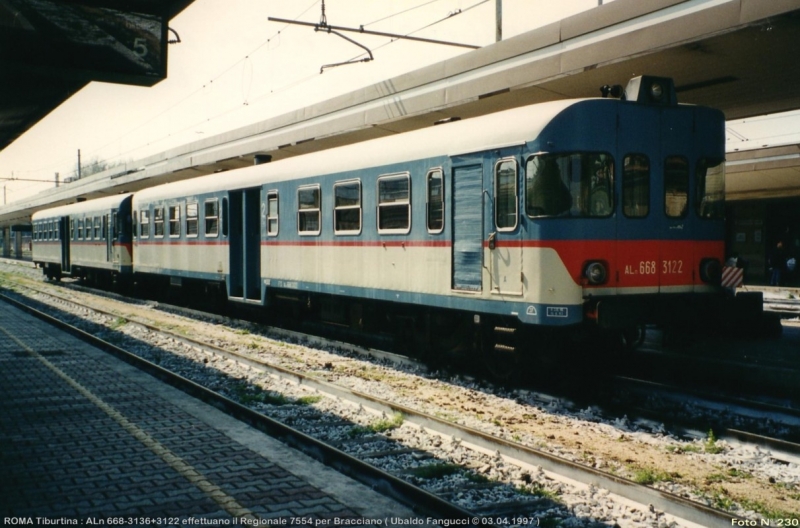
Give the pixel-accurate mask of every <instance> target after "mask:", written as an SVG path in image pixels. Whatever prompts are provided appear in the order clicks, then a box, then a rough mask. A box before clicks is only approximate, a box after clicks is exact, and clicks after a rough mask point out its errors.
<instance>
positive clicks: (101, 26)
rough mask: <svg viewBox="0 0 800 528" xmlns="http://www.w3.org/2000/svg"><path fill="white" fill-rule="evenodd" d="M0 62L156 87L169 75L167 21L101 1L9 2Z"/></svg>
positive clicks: (1, 24)
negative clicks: (111, 5) (167, 72)
mask: <svg viewBox="0 0 800 528" xmlns="http://www.w3.org/2000/svg"><path fill="white" fill-rule="evenodd" d="M108 4H111V3H110V2H109V3H108ZM117 5H119V4H117ZM0 61H2V64H3V65H4V66H5V67H9V66H10V67H19V68H22V69H25V70H26V71H37V70H39V71H47V72H49V73H53V71H54V70H55V71H57V72H59V73H60V74H61V75H63V76H65V77H72V78H76V79H85V80H99V81H107V82H120V83H129V84H141V85H147V86H149V85H153V84H155V83H157V82H158V81H160V80H161V79H164V78H165V77H166V65H167V19H166V17H165V15H163V14H153V13H140V12H135V11H125V10H122V9H119V8H112V7H106V6H105V5H103V3H99V2H89V1H85V2H61V1H58V2H57V1H53V0H3V1H2V2H0Z"/></svg>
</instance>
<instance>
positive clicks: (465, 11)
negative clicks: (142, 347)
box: [0, 0, 800, 203]
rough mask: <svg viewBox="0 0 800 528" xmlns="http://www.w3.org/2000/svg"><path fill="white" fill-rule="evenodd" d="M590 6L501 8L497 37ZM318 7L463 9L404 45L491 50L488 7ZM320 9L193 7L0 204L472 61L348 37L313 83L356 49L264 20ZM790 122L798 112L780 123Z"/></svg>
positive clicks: (538, 3)
mask: <svg viewBox="0 0 800 528" xmlns="http://www.w3.org/2000/svg"><path fill="white" fill-rule="evenodd" d="M610 1H611V0H604V3H609V2H610ZM597 4H598V1H597V0H503V12H504V14H503V20H504V23H503V37H504V38H509V37H512V36H514V35H517V34H520V33H523V32H525V31H529V30H531V29H534V28H536V27H539V26H542V25H545V24H548V23H550V22H554V21H556V20H559V19H561V18H565V17H567V16H570V15H573V14H575V13H577V12H580V11H583V10H586V9H591V8H594V7H596V6H597ZM325 5H326V16H327V21H328V23H329V24H331V25H338V26H347V27H358V26H360V25H364V26H365V28H366V29H370V30H375V31H385V32H389V33H399V34H408V33H411V32H415V31H416V30H418V29H420V28H422V27H424V26H427V25H429V24H432V23H434V22H436V21H438V20H440V19H443V18H446V17H448V15H450V14H451V13H456V12H458V11H459V10H461V11H462V12H461V13H460V14H458V15H456V16H452V17H450V18H449V19H447V20H445V21H443V22H440V23H438V24H436V25H433V26H431V27H429V28H426V29H424V30H422V31H419V32H415V33H414V36H419V37H425V38H432V39H439V40H447V41H453V42H461V43H468V44H474V45H479V46H485V45H488V44H491V43H492V42H494V40H495V33H494V16H495V1H494V0H326V2H325ZM320 8H321V2H320V1H319V0H195V2H194V3H193V4H192V5H191V6H189V7H188V8H187V9H186V10H185V11H184V12H183V13H181V14H180V15H178V16H177V17H175V18H174V19H173V20H172V21H171V22H170V24H169V25H170V27H172V28H174V29H175V30H176V31H177V32H178V33H179V34H180V37H181V40H182V43H180V44H177V45H172V46H170V47H169V59H168V77H167V79H165V80H164V81H161V82H160V83H158V84H156V85H155V86H153V87H150V88H145V87H135V86H125V85H114V84H106V83H91V84H89V85H88V86H87V87H86V88H84V89H83V90H81V91H80V92H79V93H77V94H76V95H74V96H72V97H71V98H70V99H68V100H67V101H65V102H64V103H63V104H62V105H61V106H60V107H59V108H57V109H55V110H54V111H53V112H52V113H51V114H49V115H48V116H47V117H45V118H44V119H43V120H42V121H40V122H39V123H38V124H37V125H36V126H34V127H33V128H32V129H31V130H29V131H28V132H27V133H25V134H24V135H23V136H22V137H20V138H19V139H17V140H16V141H15V142H14V143H12V144H11V145H10V146H9V147H7V148H6V149H5V150H3V151H0V178H9V177H12V176H13V177H16V178H22V179H42V180H49V181H50V183H32V182H23V181H19V182H6V183H3V182H0V186H4V187H5V193H4V194H5V195H6V198H7V201H8V202H9V203H10V202H13V201H16V200H20V199H22V198H25V197H26V196H30V195H31V194H35V193H37V192H40V191H42V190H44V189H47V188H50V187H52V186H53V183H52V181H53V179H54V175H55V173H56V172H58V173H60V175H61V179H62V180H63V179H64V178H67V177H69V176H72V175H73V174H74V171H75V167H76V161H77V151H78V149H80V150H81V156H82V159H83V161H84V163H86V162H87V161H90V160H92V159H94V158H99V159H100V160H102V161H106V162H114V161H126V160H138V159H141V158H143V157H146V156H149V155H151V154H155V153H158V152H163V151H164V150H167V149H169V148H171V147H174V146H177V145H181V144H185V143H189V142H193V141H197V140H199V139H202V138H205V137H210V136H213V135H215V134H218V133H221V132H225V131H227V130H231V129H233V128H237V127H240V126H243V125H247V124H250V123H254V122H258V121H262V120H264V119H267V118H269V117H272V116H276V115H280V114H283V113H286V112H287V111H289V110H291V109H294V108H301V107H305V106H309V105H313V104H314V103H315V102H319V101H323V100H326V99H329V98H331V97H333V96H335V95H339V94H342V93H347V92H351V91H353V90H356V89H358V88H359V87H362V86H368V85H371V84H374V83H378V82H380V81H382V80H385V79H390V78H392V77H395V76H397V75H400V74H402V73H404V72H408V71H412V70H415V69H418V68H421V67H423V66H426V65H428V64H432V63H436V62H440V61H443V60H445V59H448V58H450V57H453V56H455V55H458V54H461V53H468V52H469V51H470V50H468V49H466V48H456V47H450V46H441V45H433V44H422V43H414V42H409V41H395V42H391V43H390V39H388V38H383V37H373V36H368V35H359V34H353V33H349V34H348V36H349V37H351V38H353V39H354V40H357V41H358V42H360V43H362V44H363V45H365V46H367V47H369V48H370V49H371V50H372V52H373V55H374V57H375V60H374V61H372V62H369V63H361V64H356V65H348V66H341V67H338V68H333V69H328V70H326V71H325V73H324V74H322V75H320V73H319V69H320V66H321V65H323V64H329V63H335V62H341V61H345V60H349V59H352V58H354V57H356V56H358V55H360V54H361V53H362V50H361V49H360V48H358V47H356V46H354V45H353V44H350V43H348V42H347V41H345V40H343V39H341V38H339V37H337V36H335V35H328V34H322V33H315V32H314V31H313V29H312V28H310V27H301V26H288V25H285V24H278V23H273V22H268V21H267V18H268V17H277V18H285V19H297V20H302V21H306V22H319V20H320V14H321V11H320ZM405 10H408V11H407V12H404V13H403V11H405ZM396 13H399V14H397V15H396V16H391V17H390V15H393V14H396ZM386 17H390V18H386ZM384 18H385V19H384ZM381 19H384V20H381ZM611 81H614V80H613V79H612V80H610V82H611ZM614 82H616V81H614ZM799 118H800V112H796V113H793V115H792V116H791V117H790V118H789V120H790V121H792V122H797V121H798V120H799ZM747 121H748V122H747V123H740V122H736V123H731V124H730V126H729V134H728V137H729V141H738V142H739V143H741V145H742V149H743V150H744V149H745V148H756V147H760V146H761V145H762V144H763V142H762V141H761V140H760V139H759V138H761V137H763V138H765V139H764V141H766V139H769V141H770V142H775V143H777V142H785V141H784V140H786V139H789V140H790V141H795V142H797V141H800V134H796V135H794V136H781V135H776V132H775V131H776V126H775V125H776V123H783V122H785V121H786V118H782V119H778V120H775V119H774V118H773V119H771V120H766V121H763V122H759V121H754V122H751V121H752V120H747ZM753 123H755V127H754V124H753ZM798 128H800V127H798ZM796 129H797V128H796ZM751 130H756V131H755V132H752V131H751ZM742 138H744V140H742ZM790 138H791V139H790ZM745 140H746V141H745Z"/></svg>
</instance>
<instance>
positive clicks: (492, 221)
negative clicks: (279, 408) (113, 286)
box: [32, 76, 763, 372]
mask: <svg viewBox="0 0 800 528" xmlns="http://www.w3.org/2000/svg"><path fill="white" fill-rule="evenodd" d="M620 88H621V87H616V88H615V89H614V90H609V89H607V87H606V89H605V93H603V97H597V98H585V99H570V100H556V101H550V102H545V103H540V104H534V105H530V106H526V107H521V108H514V109H510V110H505V111H500V112H497V113H493V114H489V115H484V116H479V117H473V118H469V119H463V120H451V122H448V123H445V124H441V125H437V126H431V127H428V128H424V129H420V130H415V131H410V132H404V133H399V134H395V135H391V136H388V137H382V138H378V139H373V140H369V141H365V142H362V143H357V144H352V145H347V146H341V147H336V148H332V149H329V150H324V151H320V152H315V153H310V154H305V155H299V156H295V157H290V158H286V159H282V160H279V161H273V162H269V163H263V164H258V165H254V166H252V167H247V168H243V169H237V170H233V171H227V172H222V173H217V174H213V175H208V176H203V177H198V178H193V179H191V180H186V181H182V182H175V183H168V184H163V185H158V186H155V187H151V188H148V189H145V190H142V191H139V192H135V193H130V194H122V195H117V196H112V197H108V198H103V199H98V200H91V201H86V202H81V203H75V204H71V205H66V206H61V207H56V208H53V209H48V210H42V211H39V212H37V213H35V214H34V215H33V219H32V220H33V260H34V262H36V264H37V265H38V266H40V267H42V268H43V270H44V274H45V275H46V276H47V277H48V278H51V279H59V278H60V277H61V276H63V275H67V276H74V277H81V278H84V279H89V280H96V281H99V282H106V283H108V282H112V283H123V284H132V285H135V286H134V287H147V288H173V289H187V288H195V289H201V290H202V291H203V292H205V293H207V294H209V295H211V296H217V297H220V298H221V299H223V300H224V302H227V303H239V304H242V305H248V306H257V307H259V308H264V309H266V310H277V311H279V312H280V313H284V314H285V313H291V314H294V315H295V316H297V317H301V318H313V319H316V320H320V321H323V322H326V323H330V324H334V325H339V326H342V327H348V328H352V329H357V330H363V331H370V330H375V331H380V332H391V333H394V334H396V335H397V336H400V337H402V338H404V339H408V340H410V341H411V342H412V345H413V347H416V348H418V349H420V350H452V351H463V350H471V351H473V352H475V351H477V353H478V354H479V355H480V356H482V357H484V358H485V361H486V363H487V365H489V366H490V368H491V369H492V370H493V371H496V372H502V371H503V370H505V371H512V370H514V369H515V368H517V367H516V365H517V364H518V358H520V357H524V356H526V355H529V354H537V353H539V352H540V351H541V350H543V349H544V348H546V346H545V343H551V342H552V341H553V339H552V336H554V335H562V336H573V337H574V336H575V335H586V336H591V338H592V339H594V338H602V339H603V340H605V341H604V342H609V341H611V342H615V343H620V344H621V345H622V347H623V348H625V347H626V346H630V345H632V344H636V343H638V342H640V341H641V339H642V336H643V329H644V328H645V327H646V325H661V326H664V327H673V328H681V327H683V326H684V325H689V324H691V325H695V326H697V325H698V324H699V325H700V326H703V325H707V326H711V325H715V324H718V323H719V322H720V320H727V321H759V320H760V319H761V318H762V315H763V314H762V312H761V303H760V297H754V295H758V294H749V295H746V296H742V295H738V296H734V295H732V294H731V292H730V291H728V290H725V289H724V288H722V287H721V285H720V276H721V272H722V266H723V263H724V258H725V239H724V238H725V219H724V212H725V205H724V174H725V171H724V161H725V148H724V147H725V136H724V128H725V119H724V116H723V114H722V113H721V112H720V111H718V110H715V109H712V108H708V107H702V106H694V105H687V104H678V102H677V96H676V90H675V86H674V83H673V81H672V79H670V78H665V77H655V76H641V77H637V78H634V79H632V80H631V81H630V82H629V83H628V85H627V87H626V88H625V89H624V90H621V89H620ZM614 91H617V92H621V93H622V96H621V97H607V95H608V92H612V93H613V92H614Z"/></svg>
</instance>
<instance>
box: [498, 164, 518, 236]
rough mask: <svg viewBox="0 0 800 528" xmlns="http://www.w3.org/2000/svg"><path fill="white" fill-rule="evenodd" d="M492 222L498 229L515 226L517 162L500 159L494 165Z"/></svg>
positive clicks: (509, 229)
mask: <svg viewBox="0 0 800 528" xmlns="http://www.w3.org/2000/svg"><path fill="white" fill-rule="evenodd" d="M494 222H495V225H496V226H497V230H498V231H513V230H514V229H516V227H517V162H516V160H514V159H505V160H500V161H498V162H497V164H496V165H495V167H494Z"/></svg>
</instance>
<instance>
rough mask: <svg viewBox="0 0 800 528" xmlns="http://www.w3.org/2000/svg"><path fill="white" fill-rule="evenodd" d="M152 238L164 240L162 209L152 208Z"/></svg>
mask: <svg viewBox="0 0 800 528" xmlns="http://www.w3.org/2000/svg"><path fill="white" fill-rule="evenodd" d="M153 237H154V238H164V208H163V207H154V208H153Z"/></svg>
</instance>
